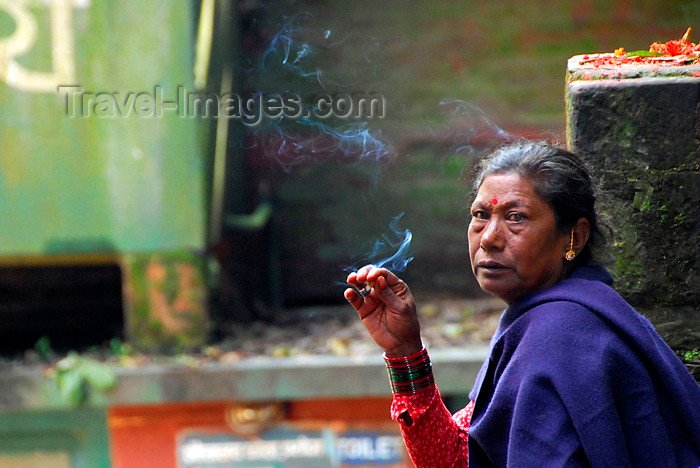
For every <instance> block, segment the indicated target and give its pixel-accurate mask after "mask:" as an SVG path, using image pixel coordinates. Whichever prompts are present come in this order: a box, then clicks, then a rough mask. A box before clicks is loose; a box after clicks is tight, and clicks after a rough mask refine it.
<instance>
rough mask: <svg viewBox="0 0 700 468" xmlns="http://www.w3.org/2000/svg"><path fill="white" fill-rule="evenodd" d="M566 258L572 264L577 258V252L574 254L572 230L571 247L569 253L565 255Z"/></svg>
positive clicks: (572, 232)
mask: <svg viewBox="0 0 700 468" xmlns="http://www.w3.org/2000/svg"><path fill="white" fill-rule="evenodd" d="M564 258H565V259H567V260H568V261H570V262H573V261H574V258H576V252H574V230H573V229H572V230H571V245H570V246H569V251H568V252H566V254H565V255H564Z"/></svg>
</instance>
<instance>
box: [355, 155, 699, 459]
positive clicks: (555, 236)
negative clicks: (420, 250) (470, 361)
mask: <svg viewBox="0 0 700 468" xmlns="http://www.w3.org/2000/svg"><path fill="white" fill-rule="evenodd" d="M478 169H479V172H478V175H477V177H476V180H475V184H474V188H475V192H476V195H475V199H474V202H473V204H472V206H471V222H470V223H469V228H468V240H469V254H470V259H471V265H472V271H473V273H474V275H475V276H476V279H477V281H478V283H479V285H480V286H481V288H482V289H483V290H484V291H486V292H488V293H490V294H492V295H494V296H497V297H499V298H501V299H503V300H504V301H505V302H506V303H507V304H508V307H507V308H506V310H505V311H504V312H503V315H502V317H501V320H500V324H499V327H498V329H497V331H496V333H495V334H494V336H493V338H492V340H491V344H490V357H489V358H488V359H487V360H486V362H485V363H484V365H483V367H482V369H481V371H480V373H479V375H478V377H477V380H476V383H475V385H474V388H473V389H472V391H471V393H470V400H471V402H470V403H469V405H468V406H467V407H466V408H464V409H463V410H461V411H459V412H457V413H456V414H454V415H451V414H450V413H449V412H448V411H447V409H446V408H445V406H444V404H443V403H442V400H441V398H440V393H439V391H438V388H437V386H436V385H435V383H434V381H433V376H432V370H431V367H430V359H429V357H428V354H427V351H426V350H425V349H424V348H423V345H422V343H421V337H420V326H419V323H418V318H417V314H416V307H415V303H414V300H413V297H412V296H411V293H410V291H409V289H408V287H407V286H406V284H405V283H403V282H402V281H401V280H400V279H399V278H397V277H396V276H395V275H394V274H392V273H391V272H389V271H388V270H386V269H382V268H375V267H373V266H371V265H369V266H366V267H363V268H361V269H360V270H358V271H357V272H355V273H351V274H350V275H349V276H348V280H347V281H348V282H349V283H351V284H353V285H356V286H358V287H359V289H360V290H361V289H362V287H364V286H366V285H368V284H369V285H371V286H373V287H372V289H371V290H370V292H369V293H368V294H367V295H362V294H358V292H357V291H355V290H354V289H348V290H346V291H345V298H346V299H347V300H348V301H349V302H350V304H352V306H353V307H354V308H355V309H356V310H357V312H358V314H359V316H360V318H361V319H362V322H363V323H364V325H365V327H366V328H367V330H368V331H369V333H370V334H371V336H372V338H373V339H374V341H375V342H376V343H377V344H378V345H379V346H380V347H381V348H383V349H384V357H385V361H386V363H387V369H388V372H389V378H390V383H391V387H392V390H393V392H394V400H393V402H392V408H391V414H392V417H393V418H394V419H395V420H396V421H397V422H399V424H400V427H401V431H402V433H403V436H404V440H405V442H406V446H407V449H408V452H409V455H410V456H411V459H412V460H413V462H414V463H415V464H416V466H418V467H436V468H445V467H456V466H471V467H484V466H497V467H505V466H508V467H518V468H522V467H531V466H538V467H539V466H544V467H548V466H567V467H569V466H576V467H578V466H593V467H629V466H635V467H637V466H639V467H642V466H643V467H693V468H695V467H697V466H699V465H700V387H698V385H697V383H696V382H695V381H694V379H693V378H692V376H691V375H690V373H689V372H688V371H687V370H686V369H685V367H684V366H683V364H682V363H681V362H680V360H679V359H678V358H677V357H676V356H675V354H674V353H673V352H672V351H671V350H670V349H669V348H668V346H667V345H666V344H665V343H664V342H663V341H662V340H661V338H660V337H659V336H658V335H657V334H656V332H655V331H654V329H653V327H652V326H651V324H650V323H649V322H648V321H647V320H646V319H645V318H643V317H642V316H641V315H639V314H638V313H637V312H635V311H634V310H633V309H632V308H631V307H630V306H629V305H628V304H627V303H626V302H625V301H624V300H623V299H622V298H621V297H620V296H619V295H618V294H617V293H616V292H615V291H614V290H613V289H612V288H611V287H610V285H611V284H612V278H611V276H610V275H609V274H608V273H607V271H606V270H605V269H603V268H602V267H600V266H596V264H595V258H596V256H595V255H594V254H595V252H596V250H597V249H598V247H599V244H601V243H602V236H601V232H600V229H599V224H598V217H597V214H596V211H595V194H594V189H593V183H592V180H591V177H590V174H589V172H588V170H587V169H586V167H585V166H584V164H583V163H582V161H581V160H580V159H579V158H578V157H577V156H576V155H574V154H572V153H570V152H568V151H566V150H562V149H559V148H556V147H553V146H550V145H547V144H543V143H527V144H517V145H512V146H508V147H505V148H502V149H500V150H497V151H496V152H494V153H493V154H492V155H491V156H490V157H488V158H487V159H485V160H484V161H483V162H482V163H481V164H480V166H479V167H478Z"/></svg>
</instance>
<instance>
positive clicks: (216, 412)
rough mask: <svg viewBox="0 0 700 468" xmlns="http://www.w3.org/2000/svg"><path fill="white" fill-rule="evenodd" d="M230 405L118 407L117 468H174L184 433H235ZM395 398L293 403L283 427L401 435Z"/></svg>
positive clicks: (114, 428) (113, 422)
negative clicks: (393, 407) (228, 419)
mask: <svg viewBox="0 0 700 468" xmlns="http://www.w3.org/2000/svg"><path fill="white" fill-rule="evenodd" d="M230 404H231V402H206V403H187V404H162V405H148V406H141V405H139V406H119V407H113V408H110V409H109V410H108V421H107V423H108V427H109V431H110V438H111V458H112V466H113V468H176V467H177V457H176V449H177V436H178V434H180V433H182V432H183V431H184V430H191V429H194V430H200V431H201V430H206V431H209V430H212V431H231V429H230V428H229V426H228V425H227V423H226V409H227V408H228V407H229V405H230ZM390 404H391V398H362V399H323V400H302V401H294V402H290V403H288V404H287V405H286V407H285V414H286V416H285V419H284V421H283V422H285V423H295V424H299V425H308V424H316V425H318V424H326V425H331V426H335V427H347V426H354V427H363V428H370V429H371V428H374V429H382V430H386V429H387V428H391V429H392V430H396V431H397V433H398V426H396V425H395V423H393V421H391V419H390V417H389V406H390Z"/></svg>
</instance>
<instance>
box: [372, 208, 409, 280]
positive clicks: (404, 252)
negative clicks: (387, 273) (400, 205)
mask: <svg viewBox="0 0 700 468" xmlns="http://www.w3.org/2000/svg"><path fill="white" fill-rule="evenodd" d="M402 216H403V213H401V214H399V215H398V216H396V217H395V218H394V219H392V220H391V222H390V223H389V229H390V230H391V236H389V235H387V234H384V235H382V238H381V239H379V240H377V241H376V242H375V244H374V248H373V249H372V252H371V253H370V254H369V256H368V257H367V262H368V263H371V264H372V265H374V266H376V267H378V268H388V269H389V270H391V271H393V272H401V271H404V270H405V269H406V266H407V265H408V264H409V263H410V261H411V260H413V257H410V256H409V255H408V252H409V247H410V246H411V240H412V239H413V234H412V233H411V231H410V230H408V229H404V230H401V228H399V220H400V219H401V217H402ZM393 250H396V251H395V253H394V254H392V255H391V256H388V257H384V258H382V257H383V256H384V255H386V254H387V251H393Z"/></svg>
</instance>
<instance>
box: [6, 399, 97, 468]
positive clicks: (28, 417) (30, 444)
mask: <svg viewBox="0 0 700 468" xmlns="http://www.w3.org/2000/svg"><path fill="white" fill-rule="evenodd" d="M33 453H48V454H56V455H63V456H65V455H68V456H69V457H70V461H71V467H72V468H108V467H109V466H110V460H109V434H108V432H107V416H106V414H105V412H104V410H95V409H80V410H71V411H11V412H4V413H2V417H0V458H2V457H12V456H22V455H30V454H33Z"/></svg>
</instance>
